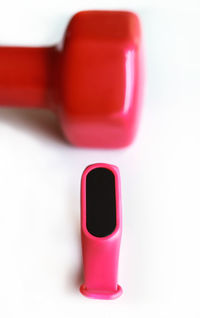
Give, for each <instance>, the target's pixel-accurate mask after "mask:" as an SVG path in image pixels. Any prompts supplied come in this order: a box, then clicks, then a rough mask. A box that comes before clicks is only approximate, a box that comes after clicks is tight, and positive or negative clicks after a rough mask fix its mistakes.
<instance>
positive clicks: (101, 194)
mask: <svg viewBox="0 0 200 318" xmlns="http://www.w3.org/2000/svg"><path fill="white" fill-rule="evenodd" d="M86 226H87V230H88V232H89V233H90V234H92V235H94V236H97V237H104V236H107V235H109V234H111V233H112V232H113V231H114V229H115V226H116V198H115V176H114V174H113V173H112V171H110V170H108V169H106V168H96V169H93V170H91V171H90V172H89V173H88V175H87V178H86Z"/></svg>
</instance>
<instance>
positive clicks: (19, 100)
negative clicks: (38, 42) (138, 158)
mask: <svg viewBox="0 0 200 318" xmlns="http://www.w3.org/2000/svg"><path fill="white" fill-rule="evenodd" d="M57 61H58V50H57V47H56V46H51V47H9V46H6V47H5V46H0V106H16V107H34V108H48V107H49V105H50V101H51V94H52V89H53V87H54V81H55V76H54V75H55V72H56V68H55V66H56V62H57Z"/></svg>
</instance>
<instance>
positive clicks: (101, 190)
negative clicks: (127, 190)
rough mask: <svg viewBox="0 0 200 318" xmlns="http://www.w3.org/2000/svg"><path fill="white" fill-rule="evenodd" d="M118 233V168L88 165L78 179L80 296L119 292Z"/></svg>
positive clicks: (116, 294) (113, 295)
mask: <svg viewBox="0 0 200 318" xmlns="http://www.w3.org/2000/svg"><path fill="white" fill-rule="evenodd" d="M121 232H122V216H121V193H120V176H119V170H118V168H117V167H115V166H113V165H109V164H103V163H99V164H94V165H91V166H89V167H87V168H86V169H85V171H84V172H83V175H82V180H81V239H82V254H83V268H84V284H82V285H81V287H80V291H81V293H82V294H83V295H85V296H87V297H90V298H99V299H113V298H116V297H119V296H120V295H121V294H122V288H121V287H120V286H119V285H118V284H117V275H118V258H119V249H120V241H121Z"/></svg>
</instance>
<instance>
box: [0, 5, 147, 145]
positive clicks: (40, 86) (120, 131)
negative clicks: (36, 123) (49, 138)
mask: <svg viewBox="0 0 200 318" xmlns="http://www.w3.org/2000/svg"><path fill="white" fill-rule="evenodd" d="M142 75H143V74H142V46H141V30H140V22H139V19H138V17H137V16H136V15H135V14H134V13H131V12H126V11H83V12H79V13H77V14H75V15H74V16H73V18H72V19H71V21H70V23H69V25H68V28H67V31H66V33H65V36H64V40H63V43H62V45H59V46H52V47H0V104H1V105H2V106H19V107H34V108H50V109H52V110H53V111H55V112H56V113H57V115H58V117H59V118H60V121H61V126H62V130H63V132H64V135H65V137H66V138H67V140H68V141H69V142H71V143H72V144H74V145H76V146H85V147H102V148H117V147H123V146H126V145H128V144H130V143H131V141H132V140H133V138H134V136H135V133H136V130H137V126H138V118H139V113H140V106H141V91H142V86H143V83H142V77H143V76H142Z"/></svg>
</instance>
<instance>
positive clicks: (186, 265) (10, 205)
mask: <svg viewBox="0 0 200 318" xmlns="http://www.w3.org/2000/svg"><path fill="white" fill-rule="evenodd" d="M0 4H1V6H0V8H1V9H0V44H1V45H3V44H10V45H14V44H18V45H20V44H21V45H43V44H52V43H56V42H58V41H59V40H60V39H61V37H62V34H63V32H64V29H65V27H66V25H67V22H68V21H69V18H70V17H71V15H72V14H74V13H75V12H76V11H78V10H81V9H94V8H95V9H129V10H133V11H136V12H137V13H139V15H140V17H141V20H142V25H143V34H144V45H145V54H146V85H145V96H144V107H143V114H142V119H141V124H140V128H139V133H138V136H137V139H136V141H135V143H134V144H133V145H132V146H130V147H129V148H127V149H122V150H112V151H111V150H106V151H104V150H93V149H90V150H88V149H78V148H74V147H72V146H69V145H68V144H67V143H66V142H65V141H64V140H63V138H62V136H61V134H60V132H59V128H58V123H57V121H56V119H55V118H54V116H53V115H52V114H50V113H48V112H46V111H37V110H17V109H15V110H10V109H3V108H1V109H0V317H2V318H7V317H9V318H11V317H17V318H18V317H20V318H25V317H26V318H32V317H37V318H44V317H49V318H51V317H56V318H62V317H70V318H71V317H87V318H89V317H95V318H98V317H122V316H123V317H135V318H138V317H145V318H146V317H154V318H156V317H192V318H196V317H200V308H199V307H200V230H199V229H200V43H199V42H200V36H199V34H200V2H199V0H198V1H175V0H173V1H153V0H152V1H149V2H148V1H147V0H140V1H139V0H136V1H131V0H130V1H128V0H126V1H123V0H121V1H109V0H107V1H106V0H102V1H100V0H93V1H89V0H86V1H77V0H73V1H66V0H65V1H64V0H57V1H52V0H48V1H46V0H43V1H36V0H29V1H28V0H26V1H25V0H21V1H18V0H15V1H2V0H1V3H0ZM94 162H106V163H113V164H116V165H117V166H118V167H119V168H120V172H121V178H122V195H123V239H122V245H121V255H120V271H119V283H120V284H121V285H122V287H123V289H124V294H123V296H122V297H121V298H119V299H117V300H115V301H98V300H90V299H87V298H85V297H83V296H82V295H81V294H80V293H79V285H80V283H81V282H82V278H81V247H80V233H79V222H80V219H79V213H80V208H79V199H80V198H79V189H80V178H81V173H82V171H83V169H84V168H85V167H86V166H87V165H88V164H91V163H94Z"/></svg>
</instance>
